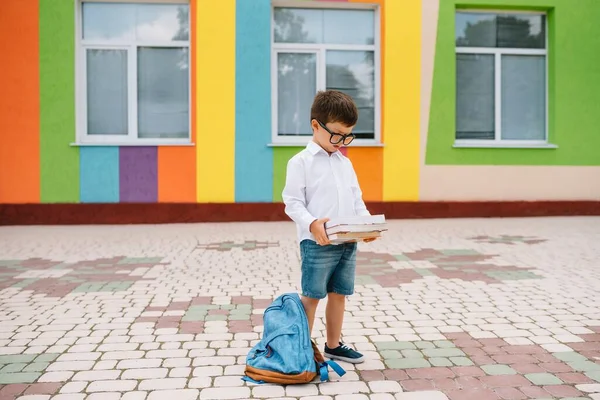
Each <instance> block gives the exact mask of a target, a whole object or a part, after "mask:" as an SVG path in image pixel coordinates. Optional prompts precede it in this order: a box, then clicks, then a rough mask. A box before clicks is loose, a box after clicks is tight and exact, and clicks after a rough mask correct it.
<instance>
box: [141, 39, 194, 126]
mask: <svg viewBox="0 0 600 400" xmlns="http://www.w3.org/2000/svg"><path fill="white" fill-rule="evenodd" d="M188 82H189V61H188V50H187V49H184V48H140V49H139V50H138V132H139V133H138V136H139V137H141V138H187V137H189V124H190V122H189V121H190V119H189V115H190V114H189V93H188V91H189V89H188V88H189V83H188Z"/></svg>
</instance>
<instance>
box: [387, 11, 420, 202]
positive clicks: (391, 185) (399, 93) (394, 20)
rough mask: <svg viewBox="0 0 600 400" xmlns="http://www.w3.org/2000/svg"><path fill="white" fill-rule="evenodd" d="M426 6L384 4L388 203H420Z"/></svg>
mask: <svg viewBox="0 0 600 400" xmlns="http://www.w3.org/2000/svg"><path fill="white" fill-rule="evenodd" d="M421 13H422V5H421V0H393V1H389V0H388V1H386V3H385V45H384V46H385V50H384V62H385V70H386V74H385V76H384V81H383V85H384V87H385V91H384V101H383V107H384V111H383V113H384V115H385V118H384V121H383V123H384V127H383V131H384V132H385V138H384V140H385V147H384V150H383V200H384V201H400V200H404V201H417V200H418V198H419V164H420V162H419V154H420V153H419V147H420V146H419V145H420V143H419V142H420V137H419V133H420V103H421V100H420V98H421V15H422V14H421Z"/></svg>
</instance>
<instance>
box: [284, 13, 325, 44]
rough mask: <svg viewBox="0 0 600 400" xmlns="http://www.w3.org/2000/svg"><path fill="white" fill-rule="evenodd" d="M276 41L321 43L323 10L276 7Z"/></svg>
mask: <svg viewBox="0 0 600 400" xmlns="http://www.w3.org/2000/svg"><path fill="white" fill-rule="evenodd" d="M274 29H275V42H280V43H321V42H322V41H323V10H319V9H302V8H276V9H275V28H274Z"/></svg>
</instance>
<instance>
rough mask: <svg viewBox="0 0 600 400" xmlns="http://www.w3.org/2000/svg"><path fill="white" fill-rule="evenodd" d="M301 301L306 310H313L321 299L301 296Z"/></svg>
mask: <svg viewBox="0 0 600 400" xmlns="http://www.w3.org/2000/svg"><path fill="white" fill-rule="evenodd" d="M300 300H301V301H302V304H303V305H304V308H308V309H313V308H317V306H318V305H319V299H313V298H311V297H306V296H301V298H300Z"/></svg>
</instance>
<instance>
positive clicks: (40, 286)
mask: <svg viewBox="0 0 600 400" xmlns="http://www.w3.org/2000/svg"><path fill="white" fill-rule="evenodd" d="M160 260H161V258H160V257H153V258H130V257H111V258H101V259H96V260H89V261H79V262H75V263H65V262H57V261H51V260H46V259H42V258H30V259H26V260H0V289H5V288H9V287H12V288H22V289H24V290H32V291H33V292H34V293H40V294H46V295H48V296H52V297H64V296H66V295H67V294H69V293H77V292H83V293H91V292H111V293H112V292H117V291H124V290H127V289H128V288H129V287H130V286H131V285H132V283H133V282H135V281H138V280H140V279H142V276H143V275H144V274H145V273H146V272H148V271H149V270H150V268H152V267H154V266H155V265H158V264H159V263H160Z"/></svg>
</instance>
